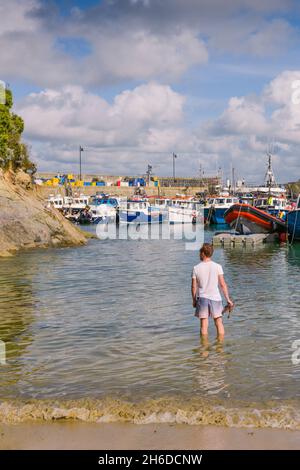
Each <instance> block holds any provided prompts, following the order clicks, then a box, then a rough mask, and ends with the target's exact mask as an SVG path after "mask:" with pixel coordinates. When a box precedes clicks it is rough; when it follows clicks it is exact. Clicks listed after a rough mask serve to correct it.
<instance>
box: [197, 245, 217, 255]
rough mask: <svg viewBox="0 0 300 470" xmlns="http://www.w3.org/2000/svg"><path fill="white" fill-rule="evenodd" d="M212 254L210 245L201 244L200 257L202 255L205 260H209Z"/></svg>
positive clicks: (212, 250) (212, 249) (212, 248)
mask: <svg viewBox="0 0 300 470" xmlns="http://www.w3.org/2000/svg"><path fill="white" fill-rule="evenodd" d="M213 254H214V247H213V246H212V245H211V244H210V243H203V245H202V248H201V249H200V255H204V256H205V257H206V258H211V257H212V255H213Z"/></svg>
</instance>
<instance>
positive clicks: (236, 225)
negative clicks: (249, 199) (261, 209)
mask: <svg viewBox="0 0 300 470" xmlns="http://www.w3.org/2000/svg"><path fill="white" fill-rule="evenodd" d="M241 212H242V204H240V209H239V214H238V216H237V219H236V224H235V229H234V231H235V232H237V227H238V223H239V221H240V217H241Z"/></svg>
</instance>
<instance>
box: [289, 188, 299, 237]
mask: <svg viewBox="0 0 300 470" xmlns="http://www.w3.org/2000/svg"><path fill="white" fill-rule="evenodd" d="M287 227H288V233H289V238H290V240H291V241H292V242H293V241H294V240H300V196H299V197H298V201H297V208H296V209H295V210H293V211H291V212H289V213H288V215H287Z"/></svg>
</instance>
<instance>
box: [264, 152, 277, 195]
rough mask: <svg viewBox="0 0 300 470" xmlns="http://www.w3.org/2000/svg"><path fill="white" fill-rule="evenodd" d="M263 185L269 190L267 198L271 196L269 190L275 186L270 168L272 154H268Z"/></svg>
mask: <svg viewBox="0 0 300 470" xmlns="http://www.w3.org/2000/svg"><path fill="white" fill-rule="evenodd" d="M265 184H266V186H267V188H268V189H269V196H270V195H271V190H272V188H273V187H274V186H276V180H275V176H274V172H273V168H272V154H271V152H268V169H267V172H266V176H265Z"/></svg>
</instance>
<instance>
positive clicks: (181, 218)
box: [168, 199, 203, 224]
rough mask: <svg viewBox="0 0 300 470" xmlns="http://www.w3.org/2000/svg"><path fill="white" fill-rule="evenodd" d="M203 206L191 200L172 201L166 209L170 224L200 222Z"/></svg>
mask: <svg viewBox="0 0 300 470" xmlns="http://www.w3.org/2000/svg"><path fill="white" fill-rule="evenodd" d="M202 208H203V206H202V205H201V204H200V203H199V202H197V201H194V200H192V199H190V200H188V199H172V200H171V201H170V205H169V207H168V212H169V223H170V224H195V223H197V222H200V221H201V209H202Z"/></svg>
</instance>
